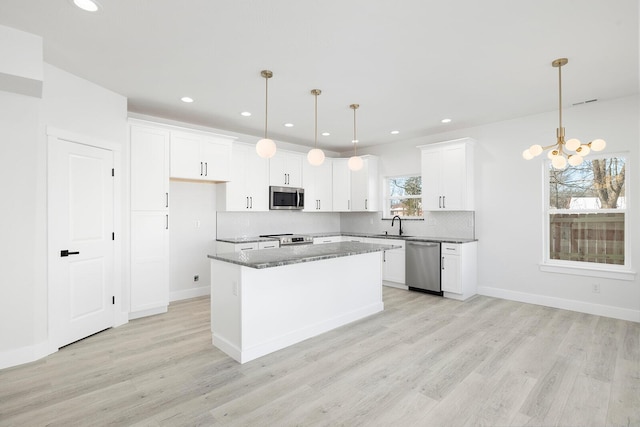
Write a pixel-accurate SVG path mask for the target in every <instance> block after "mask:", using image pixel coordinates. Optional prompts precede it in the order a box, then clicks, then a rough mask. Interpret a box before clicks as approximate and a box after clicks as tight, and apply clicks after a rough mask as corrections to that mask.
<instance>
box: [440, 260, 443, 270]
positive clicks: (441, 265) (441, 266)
mask: <svg viewBox="0 0 640 427" xmlns="http://www.w3.org/2000/svg"><path fill="white" fill-rule="evenodd" d="M440 268H441V269H443V270H444V257H442V259H441V260H440Z"/></svg>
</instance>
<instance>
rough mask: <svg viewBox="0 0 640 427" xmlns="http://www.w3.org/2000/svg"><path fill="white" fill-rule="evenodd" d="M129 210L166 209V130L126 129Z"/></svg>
mask: <svg viewBox="0 0 640 427" xmlns="http://www.w3.org/2000/svg"><path fill="white" fill-rule="evenodd" d="M129 138H130V141H131V210H134V211H155V210H165V209H168V207H169V131H167V130H163V129H156V128H153V127H147V126H133V125H132V126H130V135H129Z"/></svg>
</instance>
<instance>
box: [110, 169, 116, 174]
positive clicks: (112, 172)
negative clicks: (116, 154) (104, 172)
mask: <svg viewBox="0 0 640 427" xmlns="http://www.w3.org/2000/svg"><path fill="white" fill-rule="evenodd" d="M111 176H116V170H115V169H114V168H111Z"/></svg>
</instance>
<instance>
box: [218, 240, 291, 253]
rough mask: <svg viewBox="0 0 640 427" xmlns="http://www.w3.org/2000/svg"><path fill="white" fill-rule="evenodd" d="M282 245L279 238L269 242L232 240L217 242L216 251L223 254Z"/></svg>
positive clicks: (273, 247)
mask: <svg viewBox="0 0 640 427" xmlns="http://www.w3.org/2000/svg"><path fill="white" fill-rule="evenodd" d="M279 247H280V242H278V241H277V240H274V241H268V242H243V243H231V242H220V241H217V242H216V253H219V254H222V253H225V252H240V251H255V250H257V249H276V248H279Z"/></svg>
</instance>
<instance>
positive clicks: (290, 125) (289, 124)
mask: <svg viewBox="0 0 640 427" xmlns="http://www.w3.org/2000/svg"><path fill="white" fill-rule="evenodd" d="M284 127H286V128H292V127H293V123H285V124H284Z"/></svg>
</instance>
